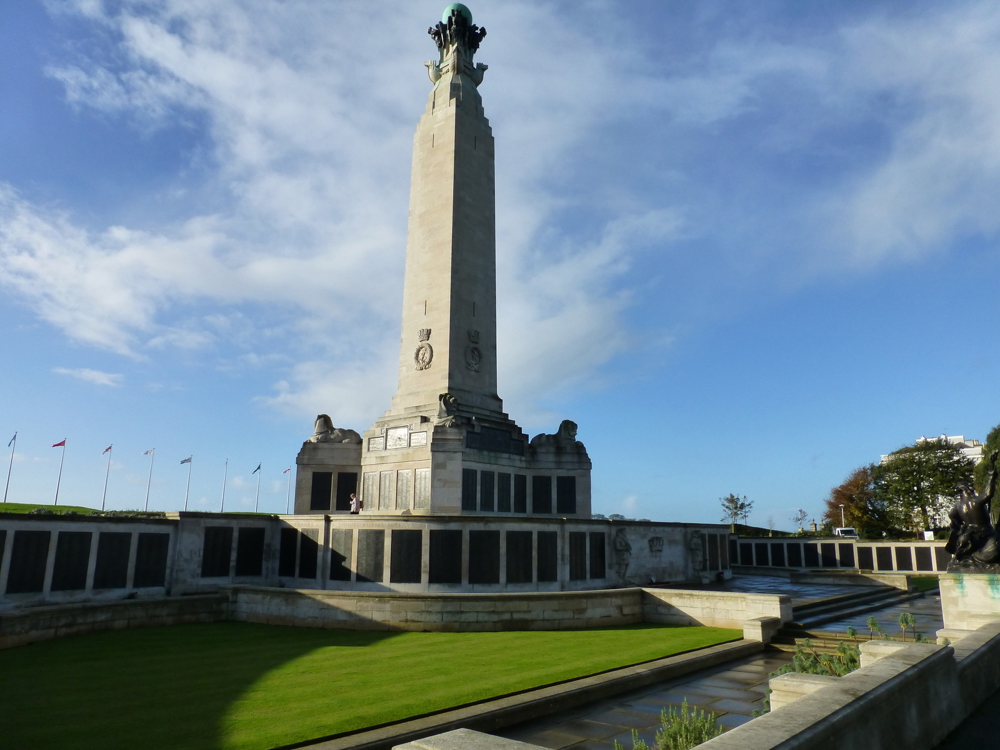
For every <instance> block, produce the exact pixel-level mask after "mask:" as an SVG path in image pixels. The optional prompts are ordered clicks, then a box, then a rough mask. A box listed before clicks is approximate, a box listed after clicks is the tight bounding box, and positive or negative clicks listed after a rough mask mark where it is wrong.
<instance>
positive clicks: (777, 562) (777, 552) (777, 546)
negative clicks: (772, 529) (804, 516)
mask: <svg viewBox="0 0 1000 750" xmlns="http://www.w3.org/2000/svg"><path fill="white" fill-rule="evenodd" d="M771 565H773V566H774V567H776V568H783V567H785V543H784V542H771Z"/></svg>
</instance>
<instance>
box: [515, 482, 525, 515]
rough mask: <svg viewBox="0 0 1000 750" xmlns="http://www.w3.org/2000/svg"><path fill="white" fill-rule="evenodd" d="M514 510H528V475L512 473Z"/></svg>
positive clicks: (523, 511) (517, 511)
mask: <svg viewBox="0 0 1000 750" xmlns="http://www.w3.org/2000/svg"><path fill="white" fill-rule="evenodd" d="M514 512H515V513H527V512H528V477H527V476H526V475H524V474H515V475H514Z"/></svg>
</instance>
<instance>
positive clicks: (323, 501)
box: [309, 471, 333, 510]
mask: <svg viewBox="0 0 1000 750" xmlns="http://www.w3.org/2000/svg"><path fill="white" fill-rule="evenodd" d="M332 492H333V472H332V471H314V472H313V473H312V489H311V490H310V492H309V510H330V494H331V493H332Z"/></svg>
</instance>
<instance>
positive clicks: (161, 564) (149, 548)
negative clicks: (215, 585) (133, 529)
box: [132, 529, 232, 589]
mask: <svg viewBox="0 0 1000 750" xmlns="http://www.w3.org/2000/svg"><path fill="white" fill-rule="evenodd" d="M230 532H232V529H230ZM229 536H230V540H231V539H232V533H230V535H229ZM230 543H231V542H230ZM169 549H170V534H162V533H158V532H150V533H140V534H139V539H138V540H137V541H136V545H135V575H134V576H133V579H132V585H133V586H134V587H135V588H137V589H142V588H150V587H153V586H166V585H167V551H168V550H169ZM226 568H227V570H228V568H229V566H228V565H227V566H226Z"/></svg>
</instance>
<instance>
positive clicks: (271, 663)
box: [0, 622, 396, 750]
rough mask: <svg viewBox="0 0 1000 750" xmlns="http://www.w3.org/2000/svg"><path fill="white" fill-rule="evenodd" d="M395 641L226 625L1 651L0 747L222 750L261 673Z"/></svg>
mask: <svg viewBox="0 0 1000 750" xmlns="http://www.w3.org/2000/svg"><path fill="white" fill-rule="evenodd" d="M395 635H396V634H394V633H387V632H357V631H329V630H312V629H304V628H283V627H275V626H268V625H254V624H249V623H237V622H225V623H210V624H197V625H176V626H171V627H164V628H139V629H135V630H126V631H119V632H107V633H95V634H92V635H84V636H77V637H71V638H64V639H60V640H54V641H46V642H43V643H38V644H34V645H31V646H24V647H21V648H14V649H9V650H5V651H0V702H2V710H0V738H2V739H0V745H2V746H3V747H10V748H32V749H33V750H41V749H42V748H65V747H73V748H78V749H80V750H88V749H90V748H93V749H94V750H96V749H97V748H100V749H101V750H110V749H112V748H141V749H142V750H158V749H159V748H191V749H194V750H199V749H202V748H204V749H206V750H215V749H216V748H221V747H224V746H226V745H227V742H226V738H225V737H224V736H223V730H222V727H223V724H224V717H225V716H226V715H227V714H228V713H229V712H230V711H231V710H232V708H233V705H234V703H236V702H238V701H239V700H240V696H242V695H243V694H244V692H245V691H246V689H247V688H248V687H250V686H252V685H253V684H255V683H256V682H257V681H258V680H259V679H260V678H261V677H262V676H263V675H266V674H268V673H269V672H272V671H273V670H275V669H277V668H279V667H280V666H281V665H283V664H286V663H288V662H290V661H292V660H295V659H298V658H299V657H301V656H303V655H305V654H308V653H309V652H311V651H313V650H315V649H319V648H324V647H328V646H337V647H366V646H371V645H373V644H376V643H378V642H379V641H382V640H385V639H387V638H392V637H394V636H395Z"/></svg>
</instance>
